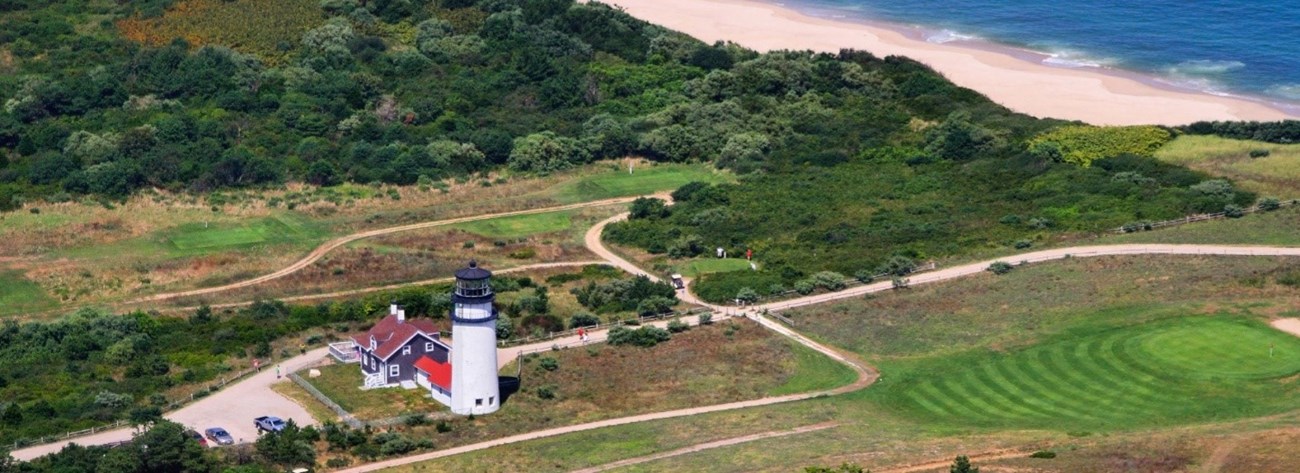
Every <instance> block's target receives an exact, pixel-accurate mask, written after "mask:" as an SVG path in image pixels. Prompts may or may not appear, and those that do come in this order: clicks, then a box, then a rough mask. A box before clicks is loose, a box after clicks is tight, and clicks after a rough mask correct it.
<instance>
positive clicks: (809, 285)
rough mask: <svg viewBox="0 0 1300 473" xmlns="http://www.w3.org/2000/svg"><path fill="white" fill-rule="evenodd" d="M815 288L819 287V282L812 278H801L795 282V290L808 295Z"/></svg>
mask: <svg viewBox="0 0 1300 473" xmlns="http://www.w3.org/2000/svg"><path fill="white" fill-rule="evenodd" d="M815 289H817V284H816V283H813V282H812V280H811V279H800V280H798V281H795V282H794V292H797V293H799V294H802V295H805V296H806V295H808V294H812V292H813V290H815Z"/></svg>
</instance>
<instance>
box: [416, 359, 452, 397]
mask: <svg viewBox="0 0 1300 473" xmlns="http://www.w3.org/2000/svg"><path fill="white" fill-rule="evenodd" d="M415 368H416V369H418V370H420V371H423V372H425V373H429V382H430V383H433V384H434V385H435V386H438V387H440V388H442V389H445V390H448V391H451V363H439V362H438V360H435V359H433V358H429V356H428V355H425V356H422V357H420V359H418V360H415Z"/></svg>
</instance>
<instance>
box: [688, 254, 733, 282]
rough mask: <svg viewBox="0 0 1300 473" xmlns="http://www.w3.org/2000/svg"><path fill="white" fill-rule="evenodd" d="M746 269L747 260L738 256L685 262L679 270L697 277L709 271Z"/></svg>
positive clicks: (720, 271)
mask: <svg viewBox="0 0 1300 473" xmlns="http://www.w3.org/2000/svg"><path fill="white" fill-rule="evenodd" d="M747 270H749V261H746V260H743V259H740V258H706V259H698V260H694V261H691V262H689V263H687V264H686V266H685V267H683V268H682V269H681V272H682V274H684V275H686V276H689V277H693V278H698V277H700V276H701V275H705V274H709V273H725V272H729V271H747Z"/></svg>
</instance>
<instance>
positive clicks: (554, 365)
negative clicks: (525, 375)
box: [537, 356, 560, 371]
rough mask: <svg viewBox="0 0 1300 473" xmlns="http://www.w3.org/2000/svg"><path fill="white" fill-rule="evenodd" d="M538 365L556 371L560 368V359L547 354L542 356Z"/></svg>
mask: <svg viewBox="0 0 1300 473" xmlns="http://www.w3.org/2000/svg"><path fill="white" fill-rule="evenodd" d="M537 366H540V367H542V369H544V370H546V371H555V370H558V369H560V360H557V359H555V358H552V357H549V356H545V357H542V359H541V360H538V361H537Z"/></svg>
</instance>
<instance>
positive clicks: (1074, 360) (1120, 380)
mask: <svg viewBox="0 0 1300 473" xmlns="http://www.w3.org/2000/svg"><path fill="white" fill-rule="evenodd" d="M1101 346H1102V341H1101V340H1089V341H1088V343H1080V344H1079V345H1076V346H1075V347H1074V349H1073V350H1069V351H1061V352H1060V354H1061V357H1062V360H1061V362H1062V363H1065V364H1067V365H1068V366H1070V367H1072V368H1074V369H1076V370H1078V371H1079V375H1080V376H1083V377H1084V378H1085V379H1089V380H1092V381H1094V382H1096V383H1097V385H1098V386H1100V387H1102V388H1105V389H1110V390H1114V391H1129V392H1132V393H1134V394H1137V395H1140V396H1142V398H1143V399H1146V400H1148V401H1150V402H1155V403H1159V402H1160V392H1161V389H1160V388H1161V387H1162V385H1160V384H1153V383H1152V382H1151V380H1147V379H1138V378H1130V377H1126V376H1125V375H1126V372H1124V371H1118V370H1114V369H1108V368H1107V366H1109V365H1107V363H1108V362H1109V361H1111V360H1110V359H1108V358H1106V357H1104V356H1100V355H1093V353H1101Z"/></svg>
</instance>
